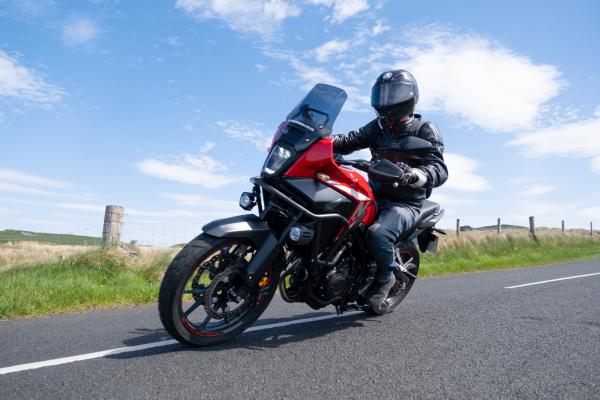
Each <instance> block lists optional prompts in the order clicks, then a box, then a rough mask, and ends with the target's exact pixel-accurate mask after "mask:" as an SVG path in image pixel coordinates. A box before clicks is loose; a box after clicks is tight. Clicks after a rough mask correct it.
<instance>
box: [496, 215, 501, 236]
mask: <svg viewBox="0 0 600 400" xmlns="http://www.w3.org/2000/svg"><path fill="white" fill-rule="evenodd" d="M496 233H497V234H498V235H499V234H501V233H502V224H501V222H500V218H498V229H497V230H496Z"/></svg>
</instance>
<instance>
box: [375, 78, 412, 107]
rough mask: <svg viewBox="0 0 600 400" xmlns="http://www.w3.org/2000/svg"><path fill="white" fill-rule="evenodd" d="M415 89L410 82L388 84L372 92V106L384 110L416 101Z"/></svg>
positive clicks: (381, 85) (379, 86)
mask: <svg viewBox="0 0 600 400" xmlns="http://www.w3.org/2000/svg"><path fill="white" fill-rule="evenodd" d="M416 96H418V94H417V93H415V87H414V85H413V84H412V83H409V82H386V83H384V84H380V85H375V86H373V89H372V90H371V106H373V107H375V108H383V107H389V106H393V105H395V104H398V103H403V102H405V101H407V100H411V99H415V98H416Z"/></svg>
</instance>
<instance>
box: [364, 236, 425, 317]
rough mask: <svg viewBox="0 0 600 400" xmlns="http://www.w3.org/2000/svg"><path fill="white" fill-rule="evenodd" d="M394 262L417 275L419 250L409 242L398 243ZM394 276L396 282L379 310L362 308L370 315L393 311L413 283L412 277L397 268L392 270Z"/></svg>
mask: <svg viewBox="0 0 600 400" xmlns="http://www.w3.org/2000/svg"><path fill="white" fill-rule="evenodd" d="M395 254H396V263H398V264H402V265H404V267H405V268H406V269H408V271H409V272H410V273H411V274H413V275H417V274H418V272H419V251H418V250H417V249H416V248H415V247H414V246H413V245H410V244H407V243H399V244H397V245H396V247H395ZM394 275H395V277H396V283H395V284H394V286H392V288H391V289H390V293H389V294H388V297H387V298H386V299H385V301H384V302H383V305H382V306H381V309H380V312H376V311H375V310H373V309H372V308H371V307H364V308H363V309H364V310H365V311H366V312H367V313H368V314H371V315H382V314H388V313H391V312H393V311H394V309H395V308H396V307H398V304H400V303H401V302H402V300H404V299H405V298H406V296H407V295H408V292H410V289H411V288H412V285H413V284H414V283H415V280H414V279H413V278H410V277H409V276H407V275H406V274H404V273H402V272H401V271H399V270H396V271H394Z"/></svg>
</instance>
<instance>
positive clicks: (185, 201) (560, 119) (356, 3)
mask: <svg viewBox="0 0 600 400" xmlns="http://www.w3.org/2000/svg"><path fill="white" fill-rule="evenodd" d="M598 17H600V5H599V4H598V3H597V2H595V1H573V2H570V3H569V6H568V7H565V5H564V2H558V1H527V2H522V1H519V2H517V1H503V2H476V1H455V2H445V1H420V2H406V1H377V0H346V1H341V0H252V1H233V0H213V1H202V0H178V1H156V2H143V3H142V2H131V1H130V2H124V1H110V0H105V1H102V0H96V1H69V2H57V1H56V2H55V1H50V0H40V1H33V0H21V1H5V0H0V229H5V228H16V229H29V230H36V231H50V232H74V233H86V234H95V235H98V234H99V230H100V227H101V224H102V214H103V208H104V206H105V205H106V204H119V205H122V206H124V207H126V209H127V218H126V224H125V236H126V239H128V238H138V239H140V237H139V236H143V237H141V239H142V240H143V241H145V242H152V243H157V244H163V243H164V244H168V243H171V242H181V241H183V240H187V239H189V238H190V237H191V236H192V235H193V234H194V233H195V232H198V231H199V230H200V227H201V226H202V224H204V223H206V222H208V221H210V220H212V219H215V218H220V217H224V216H229V215H234V214H236V213H240V212H241V209H239V208H238V207H237V205H236V204H237V199H238V197H239V193H240V192H241V191H243V190H246V189H247V188H249V184H248V181H247V179H248V177H250V176H253V175H255V174H257V173H258V171H259V169H260V167H261V165H262V162H263V160H264V158H265V156H266V150H265V149H266V146H267V144H268V142H269V140H270V137H271V136H272V134H273V132H274V131H275V129H276V128H277V126H278V124H279V123H280V122H281V120H282V119H283V118H284V117H285V115H286V114H287V113H288V111H289V110H291V108H292V107H293V106H294V105H295V104H296V103H297V102H298V101H299V99H300V98H301V97H302V96H303V94H304V93H305V92H306V91H307V90H308V89H309V88H310V87H311V86H312V85H313V84H315V83H317V82H324V83H329V84H334V85H338V86H340V87H342V88H344V89H345V90H346V91H347V92H348V94H349V100H348V102H347V104H346V106H345V109H344V111H343V112H342V113H341V114H340V117H339V118H338V121H337V123H336V126H335V127H334V130H335V132H336V133H346V132H348V131H349V130H352V129H356V128H358V127H360V126H362V125H364V124H366V123H367V122H368V121H369V120H370V119H372V118H373V116H374V114H373V112H372V111H371V110H370V108H369V104H368V103H369V97H368V96H369V93H370V87H371V85H372V83H373V80H374V79H375V77H376V76H377V75H378V74H379V73H381V72H383V71H385V70H388V69H393V68H406V69H409V70H410V71H411V72H413V74H414V75H415V77H416V78H417V80H418V82H419V86H420V91H421V99H420V102H419V104H418V105H417V111H418V112H420V113H422V114H423V115H424V118H425V119H427V120H431V121H434V122H436V123H437V124H438V125H439V126H440V130H441V132H442V136H443V137H444V140H445V143H446V159H447V162H448V165H449V168H450V176H451V178H450V180H449V181H448V183H447V184H446V185H445V186H444V187H443V188H440V189H438V190H437V191H436V192H435V193H434V196H433V199H434V200H437V201H439V202H440V203H442V205H443V206H444V207H445V208H446V210H447V217H446V218H445V219H444V220H443V222H442V225H443V226H446V227H450V226H452V225H453V224H454V220H455V219H456V218H460V219H461V220H462V221H463V223H464V224H470V225H475V226H479V225H487V224H492V223H495V221H496V218H497V217H502V218H503V221H505V222H506V223H513V224H520V225H526V224H527V217H528V216H529V215H535V216H536V218H537V220H538V224H541V225H547V226H559V225H560V221H561V219H565V220H566V221H567V226H568V227H586V226H589V222H590V221H596V225H597V226H600V185H599V183H600V96H599V95H598V93H600V76H599V75H598V71H599V70H600V68H599V67H600V62H599V57H600V44H599V43H598V41H597V40H595V39H597V38H598V37H600V27H599V26H598V24H597V20H598ZM363 155H364V154H363ZM360 156H361V155H360V154H359V155H358V157H360Z"/></svg>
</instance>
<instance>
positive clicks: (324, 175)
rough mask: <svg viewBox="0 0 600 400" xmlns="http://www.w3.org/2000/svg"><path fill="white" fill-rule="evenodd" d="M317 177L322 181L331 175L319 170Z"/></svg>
mask: <svg viewBox="0 0 600 400" xmlns="http://www.w3.org/2000/svg"><path fill="white" fill-rule="evenodd" d="M317 179H318V180H320V181H328V180H329V179H331V178H329V175H326V174H324V173H322V172H317Z"/></svg>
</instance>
